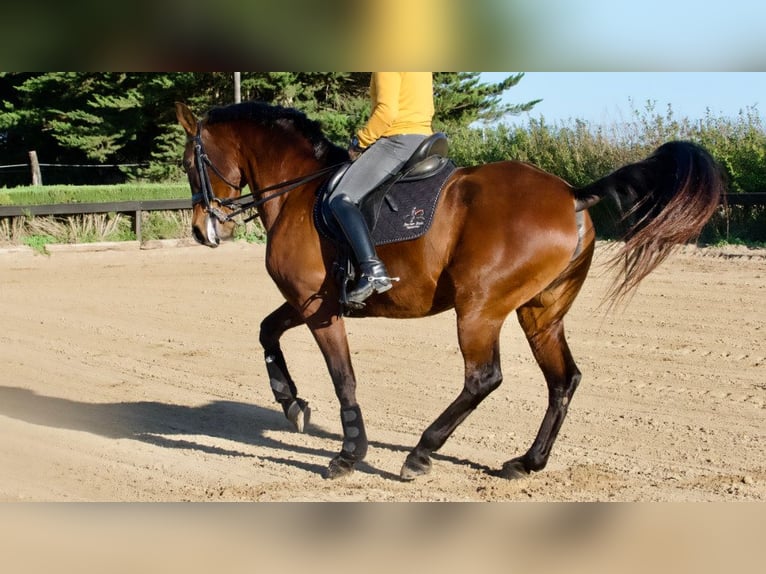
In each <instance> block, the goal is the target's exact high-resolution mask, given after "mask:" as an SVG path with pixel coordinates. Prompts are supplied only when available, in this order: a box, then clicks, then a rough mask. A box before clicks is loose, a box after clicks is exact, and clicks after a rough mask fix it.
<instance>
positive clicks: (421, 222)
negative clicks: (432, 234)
mask: <svg viewBox="0 0 766 574" xmlns="http://www.w3.org/2000/svg"><path fill="white" fill-rule="evenodd" d="M448 149H449V144H448V142H447V136H446V135H444V134H443V133H442V132H437V133H435V134H433V135H431V136H429V137H428V138H426V139H425V140H423V142H422V143H421V144H420V145H419V146H418V148H417V149H416V150H415V152H414V153H413V154H412V156H411V157H410V159H408V160H407V162H406V163H405V164H404V165H403V166H402V168H401V169H400V170H399V171H398V172H397V173H396V174H394V175H392V176H391V177H390V178H389V179H387V180H386V181H384V182H383V183H382V184H381V185H379V186H378V187H377V188H376V189H374V190H373V191H372V192H370V193H368V194H367V196H366V197H365V198H364V200H363V201H362V203H361V205H360V206H359V209H360V210H361V212H362V214H363V215H364V217H365V220H366V221H367V227H368V228H369V229H370V234H371V235H372V239H373V242H374V243H375V245H382V244H384V243H395V242H397V241H406V240H409V239H415V238H417V237H420V236H421V235H423V234H424V233H425V232H426V231H428V229H429V228H430V225H431V219H432V216H433V211H434V209H435V207H436V201H437V200H438V199H439V195H440V192H441V188H442V187H443V185H444V183H445V182H446V180H447V178H448V177H449V176H450V174H451V173H452V172H453V171H454V169H455V165H454V164H453V163H452V161H451V160H450V159H448V158H447V153H448ZM350 166H351V162H348V163H346V164H344V165H342V166H341V167H340V168H339V169H338V171H337V172H335V173H334V174H333V175H332V177H331V178H330V179H329V180H328V181H327V183H326V184H325V185H323V186H321V188H320V189H319V191H318V193H317V200H316V202H315V204H314V223H315V225H316V228H317V230H318V231H319V233H321V234H322V235H324V236H325V237H327V238H328V239H333V240H335V241H337V242H339V243H345V241H346V240H345V237H344V236H343V232H342V231H341V230H340V228H339V227H338V224H337V223H336V222H335V218H334V217H333V214H332V212H331V211H330V208H329V205H328V203H329V198H330V196H331V194H332V192H333V191H335V188H336V187H337V185H338V182H340V180H341V179H342V178H343V176H344V175H345V174H346V171H347V170H348V168H349V167H350Z"/></svg>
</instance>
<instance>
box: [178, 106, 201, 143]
mask: <svg viewBox="0 0 766 574" xmlns="http://www.w3.org/2000/svg"><path fill="white" fill-rule="evenodd" d="M176 117H177V118H178V123H179V124H181V127H183V129H184V130H186V133H187V134H188V135H189V137H194V136H195V135H196V133H197V118H196V117H195V116H194V113H193V112H192V111H191V110H190V109H189V106H187V105H186V104H184V103H183V102H176Z"/></svg>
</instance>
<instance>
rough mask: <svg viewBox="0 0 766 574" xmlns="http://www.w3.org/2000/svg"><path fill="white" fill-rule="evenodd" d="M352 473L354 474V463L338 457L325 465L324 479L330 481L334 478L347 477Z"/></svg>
mask: <svg viewBox="0 0 766 574" xmlns="http://www.w3.org/2000/svg"><path fill="white" fill-rule="evenodd" d="M352 472H354V463H352V462H349V461H348V460H345V459H344V458H342V457H341V456H340V455H338V456H336V457H335V458H333V459H332V460H331V461H330V464H328V465H327V470H326V471H325V475H324V477H325V478H328V479H330V480H335V479H336V478H341V477H343V476H348V475H349V474H351V473H352Z"/></svg>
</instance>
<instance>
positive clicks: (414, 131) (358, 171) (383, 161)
mask: <svg viewBox="0 0 766 574" xmlns="http://www.w3.org/2000/svg"><path fill="white" fill-rule="evenodd" d="M370 98H371V100H372V113H371V114H370V118H369V119H368V121H367V123H366V124H365V125H364V126H363V127H362V128H361V129H359V130H358V131H357V133H356V135H355V136H354V137H353V138H352V140H351V144H350V145H349V150H348V153H349V157H350V158H351V159H352V160H354V163H353V164H352V165H351V166H350V167H349V169H348V171H347V172H346V174H345V175H344V176H343V178H342V179H341V180H340V182H339V183H338V185H337V187H336V188H335V191H334V192H333V194H332V197H331V199H330V209H331V211H332V213H333V215H334V216H335V219H336V220H337V221H338V224H339V225H340V228H341V229H342V230H343V234H344V235H345V236H346V239H347V240H348V242H349V244H350V245H351V249H352V251H353V252H354V255H355V256H356V260H357V262H358V264H359V271H360V277H359V281H358V283H357V285H356V287H355V288H354V289H353V290H352V291H350V292H349V293H348V301H349V302H350V303H355V304H357V305H362V304H363V303H364V301H365V300H366V299H367V298H368V297H369V296H370V295H372V294H373V293H383V292H384V291H388V290H389V289H391V287H392V284H391V278H390V277H389V276H388V272H387V271H386V267H385V265H384V264H383V262H382V261H381V260H380V259H379V258H378V256H377V253H376V252H375V246H374V245H373V242H372V239H371V237H370V231H369V229H368V228H367V223H366V222H365V219H364V216H363V215H362V213H361V211H360V210H359V204H360V203H361V201H362V199H364V197H365V196H366V195H367V194H368V193H370V192H371V191H373V190H374V189H375V188H376V187H378V186H379V185H380V184H381V183H383V181H385V180H386V179H387V178H388V177H390V176H391V175H393V174H395V173H396V172H397V171H399V169H400V168H401V167H402V166H403V165H404V163H405V162H406V161H407V160H408V159H409V158H410V156H411V155H412V154H413V153H414V152H415V150H416V149H417V147H418V145H419V144H420V143H421V142H422V141H423V140H424V139H425V138H426V137H427V136H429V135H431V134H432V133H433V132H432V129H431V118H432V117H433V114H434V101H433V74H432V73H431V72H373V73H372V79H371V81H370Z"/></svg>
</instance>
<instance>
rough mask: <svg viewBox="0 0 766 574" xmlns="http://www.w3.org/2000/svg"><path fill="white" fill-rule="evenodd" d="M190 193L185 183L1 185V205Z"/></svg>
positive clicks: (184, 194) (173, 197)
mask: <svg viewBox="0 0 766 574" xmlns="http://www.w3.org/2000/svg"><path fill="white" fill-rule="evenodd" d="M187 197H189V185H188V184H186V183H183V184H182V183H178V184H165V183H136V184H127V183H126V184H120V185H88V186H83V185H46V186H26V187H14V188H10V189H5V188H3V189H0V205H44V204H55V203H99V202H110V201H136V200H144V199H146V200H149V199H184V198H187Z"/></svg>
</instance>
